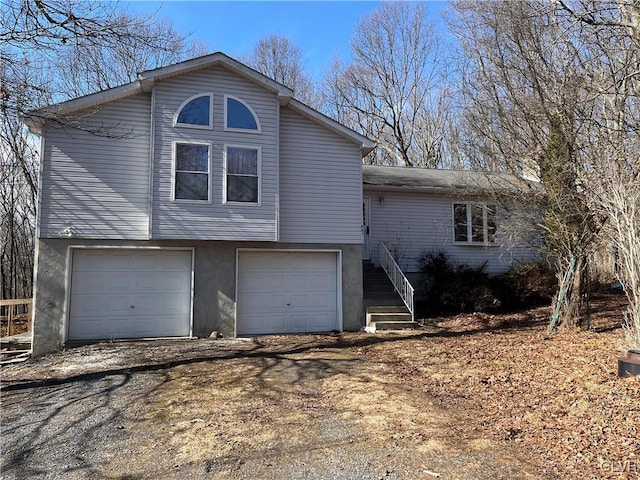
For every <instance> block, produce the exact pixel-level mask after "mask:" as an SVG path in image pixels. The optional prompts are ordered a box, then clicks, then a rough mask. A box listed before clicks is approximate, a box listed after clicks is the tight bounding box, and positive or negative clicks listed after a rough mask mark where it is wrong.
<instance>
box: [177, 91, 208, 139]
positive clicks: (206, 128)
mask: <svg viewBox="0 0 640 480" xmlns="http://www.w3.org/2000/svg"><path fill="white" fill-rule="evenodd" d="M200 97H209V125H194V124H193V123H180V122H178V116H179V115H180V112H182V109H183V108H184V107H185V106H186V105H187V104H188V103H189V102H190V101H192V100H195V99H196V98H200ZM173 126H174V127H184V128H196V129H200V130H213V93H196V94H195V95H192V96H190V97H189V98H187V99H186V100H185V101H184V102H182V103H181V104H180V106H179V107H178V109H177V110H176V113H175V114H174V115H173Z"/></svg>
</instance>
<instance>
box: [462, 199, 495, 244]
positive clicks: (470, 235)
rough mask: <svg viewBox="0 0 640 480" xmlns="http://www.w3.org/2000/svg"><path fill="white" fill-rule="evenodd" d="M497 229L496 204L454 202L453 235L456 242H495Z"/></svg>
mask: <svg viewBox="0 0 640 480" xmlns="http://www.w3.org/2000/svg"><path fill="white" fill-rule="evenodd" d="M496 229H497V224H496V206H495V205H490V204H486V203H474V202H464V203H463V202H460V203H454V204H453V236H454V241H455V242H456V243H469V244H488V243H495V240H496Z"/></svg>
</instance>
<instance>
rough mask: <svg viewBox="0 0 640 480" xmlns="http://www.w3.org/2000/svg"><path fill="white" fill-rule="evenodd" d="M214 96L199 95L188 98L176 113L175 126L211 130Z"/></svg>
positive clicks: (207, 94)
mask: <svg viewBox="0 0 640 480" xmlns="http://www.w3.org/2000/svg"><path fill="white" fill-rule="evenodd" d="M211 97H212V95H211V94H209V93H206V94H204V95H203V94H198V95H194V96H193V97H190V98H187V99H186V100H185V101H184V102H183V103H182V105H180V108H178V112H177V113H176V118H175V121H174V125H183V126H188V127H198V128H211V126H212V122H211V117H212V115H211V107H212V104H213V101H212V98H211Z"/></svg>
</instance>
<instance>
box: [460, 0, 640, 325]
mask: <svg viewBox="0 0 640 480" xmlns="http://www.w3.org/2000/svg"><path fill="white" fill-rule="evenodd" d="M454 10H455V15H454V17H453V22H452V26H455V28H456V29H459V27H460V26H463V27H466V28H465V29H464V35H460V37H459V38H460V42H461V45H462V47H463V50H464V52H465V54H466V56H467V58H468V59H469V63H468V64H467V65H466V70H465V72H464V75H463V77H462V78H463V88H462V92H463V94H464V96H463V98H464V102H463V103H464V107H465V109H464V117H463V118H464V130H465V132H466V133H467V142H466V143H465V147H466V148H465V151H466V153H467V156H468V158H469V159H470V161H471V162H472V163H474V164H475V165H477V166H479V167H481V168H485V169H489V170H506V171H510V172H512V173H518V174H524V173H528V174H530V175H531V174H535V176H537V177H538V178H539V179H540V180H541V182H542V185H543V186H544V189H540V193H541V195H538V196H537V197H536V206H537V210H539V211H540V212H541V216H540V217H538V218H536V217H532V220H535V221H536V222H537V223H538V226H539V227H540V228H541V229H542V231H543V232H544V234H545V244H546V248H547V252H548V253H549V254H550V258H551V259H552V260H553V261H554V263H555V266H556V269H557V273H558V281H559V295H558V297H557V299H556V307H558V308H561V310H560V320H561V322H562V323H564V324H567V325H576V324H578V323H579V319H580V316H579V313H580V306H581V303H582V301H583V299H584V298H585V295H586V294H587V293H588V292H587V290H586V288H585V284H584V282H583V280H584V275H583V274H584V273H585V272H586V267H587V259H588V257H589V253H590V252H592V251H593V250H595V249H597V248H600V247H601V245H602V243H603V242H602V240H603V239H606V243H608V244H611V245H614V246H615V248H616V251H617V254H618V258H619V261H620V270H619V272H620V275H621V282H622V283H623V286H624V287H625V291H627V294H628V296H629V299H630V304H631V307H630V311H629V315H630V316H631V317H633V318H637V316H640V310H638V307H639V305H640V302H639V299H640V293H639V292H638V280H637V279H638V278H640V271H639V266H638V263H639V262H640V260H638V259H639V258H640V254H639V251H638V248H639V247H638V242H637V239H638V224H640V219H639V218H638V212H640V206H638V203H637V202H638V195H637V188H638V187H637V186H638V180H639V179H640V177H639V173H638V171H639V167H638V158H639V153H640V149H639V147H640V144H639V142H638V135H639V132H640V128H639V127H640V124H639V123H638V114H639V112H638V105H639V104H638V93H639V91H638V76H639V75H640V71H639V69H638V65H640V57H639V52H640V49H639V48H638V47H639V44H638V40H639V38H640V37H639V31H638V29H637V26H638V19H639V18H640V14H639V13H640V11H639V9H638V6H637V5H636V4H635V3H634V2H631V1H629V2H627V1H620V2H619V1H615V2H614V1H612V2H603V1H597V2H596V1H576V2H571V3H569V2H562V1H558V2H555V3H549V2H538V1H532V0H529V1H518V2H509V3H508V4H506V3H498V2H488V3H482V4H478V3H476V2H471V1H467V0H460V1H457V2H455V3H454ZM460 31H462V29H460ZM523 193H530V192H523ZM527 202H530V204H531V197H530V196H529V197H528V198H527ZM572 273H573V274H572ZM634 316H635V317H634ZM631 317H630V318H631Z"/></svg>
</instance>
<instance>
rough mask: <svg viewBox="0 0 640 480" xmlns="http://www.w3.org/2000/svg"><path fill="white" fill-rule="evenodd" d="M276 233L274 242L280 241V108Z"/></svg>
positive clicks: (277, 128) (278, 114) (277, 118)
mask: <svg viewBox="0 0 640 480" xmlns="http://www.w3.org/2000/svg"><path fill="white" fill-rule="evenodd" d="M276 139H277V141H276V142H275V144H276V198H275V208H276V232H275V235H274V240H275V241H276V242H279V241H280V107H278V108H276Z"/></svg>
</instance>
